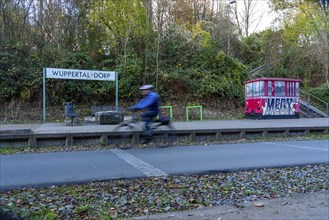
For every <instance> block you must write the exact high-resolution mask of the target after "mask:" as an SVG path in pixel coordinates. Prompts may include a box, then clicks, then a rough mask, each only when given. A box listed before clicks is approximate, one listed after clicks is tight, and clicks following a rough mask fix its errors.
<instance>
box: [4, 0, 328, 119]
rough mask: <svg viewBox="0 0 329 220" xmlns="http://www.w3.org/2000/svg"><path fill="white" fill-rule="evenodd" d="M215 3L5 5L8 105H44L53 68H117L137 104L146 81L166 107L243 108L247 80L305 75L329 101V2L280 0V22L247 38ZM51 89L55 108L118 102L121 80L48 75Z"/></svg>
mask: <svg viewBox="0 0 329 220" xmlns="http://www.w3.org/2000/svg"><path fill="white" fill-rule="evenodd" d="M214 2H215V1H212V0H203V1H183V0H176V1H169V0H152V1H151V0H121V1H114V0H109V1H96V0H92V1H76V0H67V1H60V2H59V1H50V2H47V3H46V2H45V1H36V0H32V1H31V0H12V1H5V2H3V3H2V4H1V19H0V26H1V44H0V87H1V90H0V103H1V109H2V110H4V109H5V110H6V111H7V110H8V109H10V111H13V112H12V113H13V114H14V111H18V110H22V109H17V106H23V105H24V104H26V103H33V106H35V107H37V108H39V107H40V108H41V105H42V91H43V87H42V86H43V81H42V70H43V68H45V67H53V68H65V69H86V70H107V71H117V72H118V73H119V101H120V104H121V103H122V105H126V104H127V105H128V104H129V103H132V102H135V101H136V99H138V98H139V93H138V92H137V91H138V87H139V86H140V85H142V84H145V83H147V84H154V85H155V86H156V90H157V91H158V92H159V93H160V94H161V96H162V104H163V105H178V106H185V105H192V104H203V105H205V106H208V107H209V108H225V106H223V105H227V106H226V107H227V108H226V109H234V108H238V109H239V108H241V106H242V105H243V100H244V85H243V82H244V81H245V80H247V79H250V78H251V77H259V76H264V77H287V78H300V79H302V82H303V84H302V87H303V89H307V90H309V91H311V92H312V93H313V94H316V95H317V96H318V97H319V96H320V98H322V99H326V100H327V101H329V100H328V99H329V98H328V97H329V95H328V94H329V92H328V91H329V89H328V87H329V73H328V71H329V52H328V51H329V46H328V45H329V37H328V36H329V26H328V23H329V22H328V20H329V19H328V5H327V4H326V3H324V2H323V1H315V0H304V1H297V0H291V1H285V3H282V1H276V0H273V1H272V8H273V10H277V11H279V12H282V13H283V19H282V20H281V23H280V26H279V27H277V28H276V29H267V30H264V31H262V32H260V33H253V34H249V35H246V34H243V32H242V31H241V26H240V25H238V23H237V22H236V21H235V20H229V21H228V20H227V19H228V18H230V17H228V16H227V5H226V3H225V4H224V3H219V2H217V3H216V4H218V5H217V7H213V5H214ZM232 17H233V16H232ZM227 25H230V33H228V31H227V30H228V26H227ZM228 37H229V38H230V41H228ZM229 42H230V45H229V46H230V50H229V51H228V43H229ZM264 64H266V68H263V69H261V70H260V71H256V72H253V74H248V73H250V71H251V70H253V69H255V68H257V67H259V66H261V65H264ZM315 87H319V89H316V88H315ZM46 88H47V90H46V91H47V93H46V97H47V106H63V105H64V103H65V102H68V101H72V102H73V103H75V104H77V105H82V104H83V105H87V106H90V105H114V103H115V83H114V82H104V81H85V80H59V79H47V80H46ZM314 88H315V89H314ZM1 117H2V120H3V117H4V116H1Z"/></svg>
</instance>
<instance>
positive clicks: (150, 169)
mask: <svg viewBox="0 0 329 220" xmlns="http://www.w3.org/2000/svg"><path fill="white" fill-rule="evenodd" d="M111 151H112V152H113V153H115V154H116V155H117V156H118V157H119V158H121V159H123V160H124V161H126V162H127V163H129V164H130V165H132V166H133V167H135V168H136V169H138V170H139V171H141V172H143V173H144V174H145V175H146V176H147V177H150V176H168V173H166V172H164V171H162V170H160V169H158V168H156V167H154V166H152V165H151V164H148V163H145V162H144V161H142V160H140V159H138V158H137V157H135V156H133V155H131V154H128V153H127V152H125V151H123V150H119V149H112V150H111Z"/></svg>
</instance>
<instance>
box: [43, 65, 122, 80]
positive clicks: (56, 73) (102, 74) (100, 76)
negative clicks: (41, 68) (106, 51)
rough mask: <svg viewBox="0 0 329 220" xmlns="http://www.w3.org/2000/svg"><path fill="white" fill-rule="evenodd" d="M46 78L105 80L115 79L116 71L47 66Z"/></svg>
mask: <svg viewBox="0 0 329 220" xmlns="http://www.w3.org/2000/svg"><path fill="white" fill-rule="evenodd" d="M45 69H46V78H55V79H78V80H104V81H115V80H116V77H115V74H116V72H114V71H99V70H77V69H59V68H45Z"/></svg>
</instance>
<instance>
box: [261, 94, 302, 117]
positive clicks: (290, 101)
mask: <svg viewBox="0 0 329 220" xmlns="http://www.w3.org/2000/svg"><path fill="white" fill-rule="evenodd" d="M295 104H298V99H297V98H268V99H267V100H266V102H265V106H264V107H263V115H293V114H295V108H294V105H295Z"/></svg>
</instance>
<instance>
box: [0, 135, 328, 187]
mask: <svg viewBox="0 0 329 220" xmlns="http://www.w3.org/2000/svg"><path fill="white" fill-rule="evenodd" d="M328 149H329V140H311V141H289V142H261V143H244V144H220V145H206V146H200V145H198V146H181V147H167V148H151V149H129V150H119V149H113V150H103V151H80V152H60V153H59V152H58V153H38V154H17V155H1V156H0V165H1V166H0V167H1V168H0V171H1V173H0V190H10V189H18V188H23V187H36V186H49V185H61V184H72V183H83V182H89V181H98V180H109V179H119V178H139V177H146V176H165V175H177V174H196V173H209V172H218V171H223V170H243V169H251V168H264V167H284V166H291V165H304V164H316V163H328V162H329V152H328Z"/></svg>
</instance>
